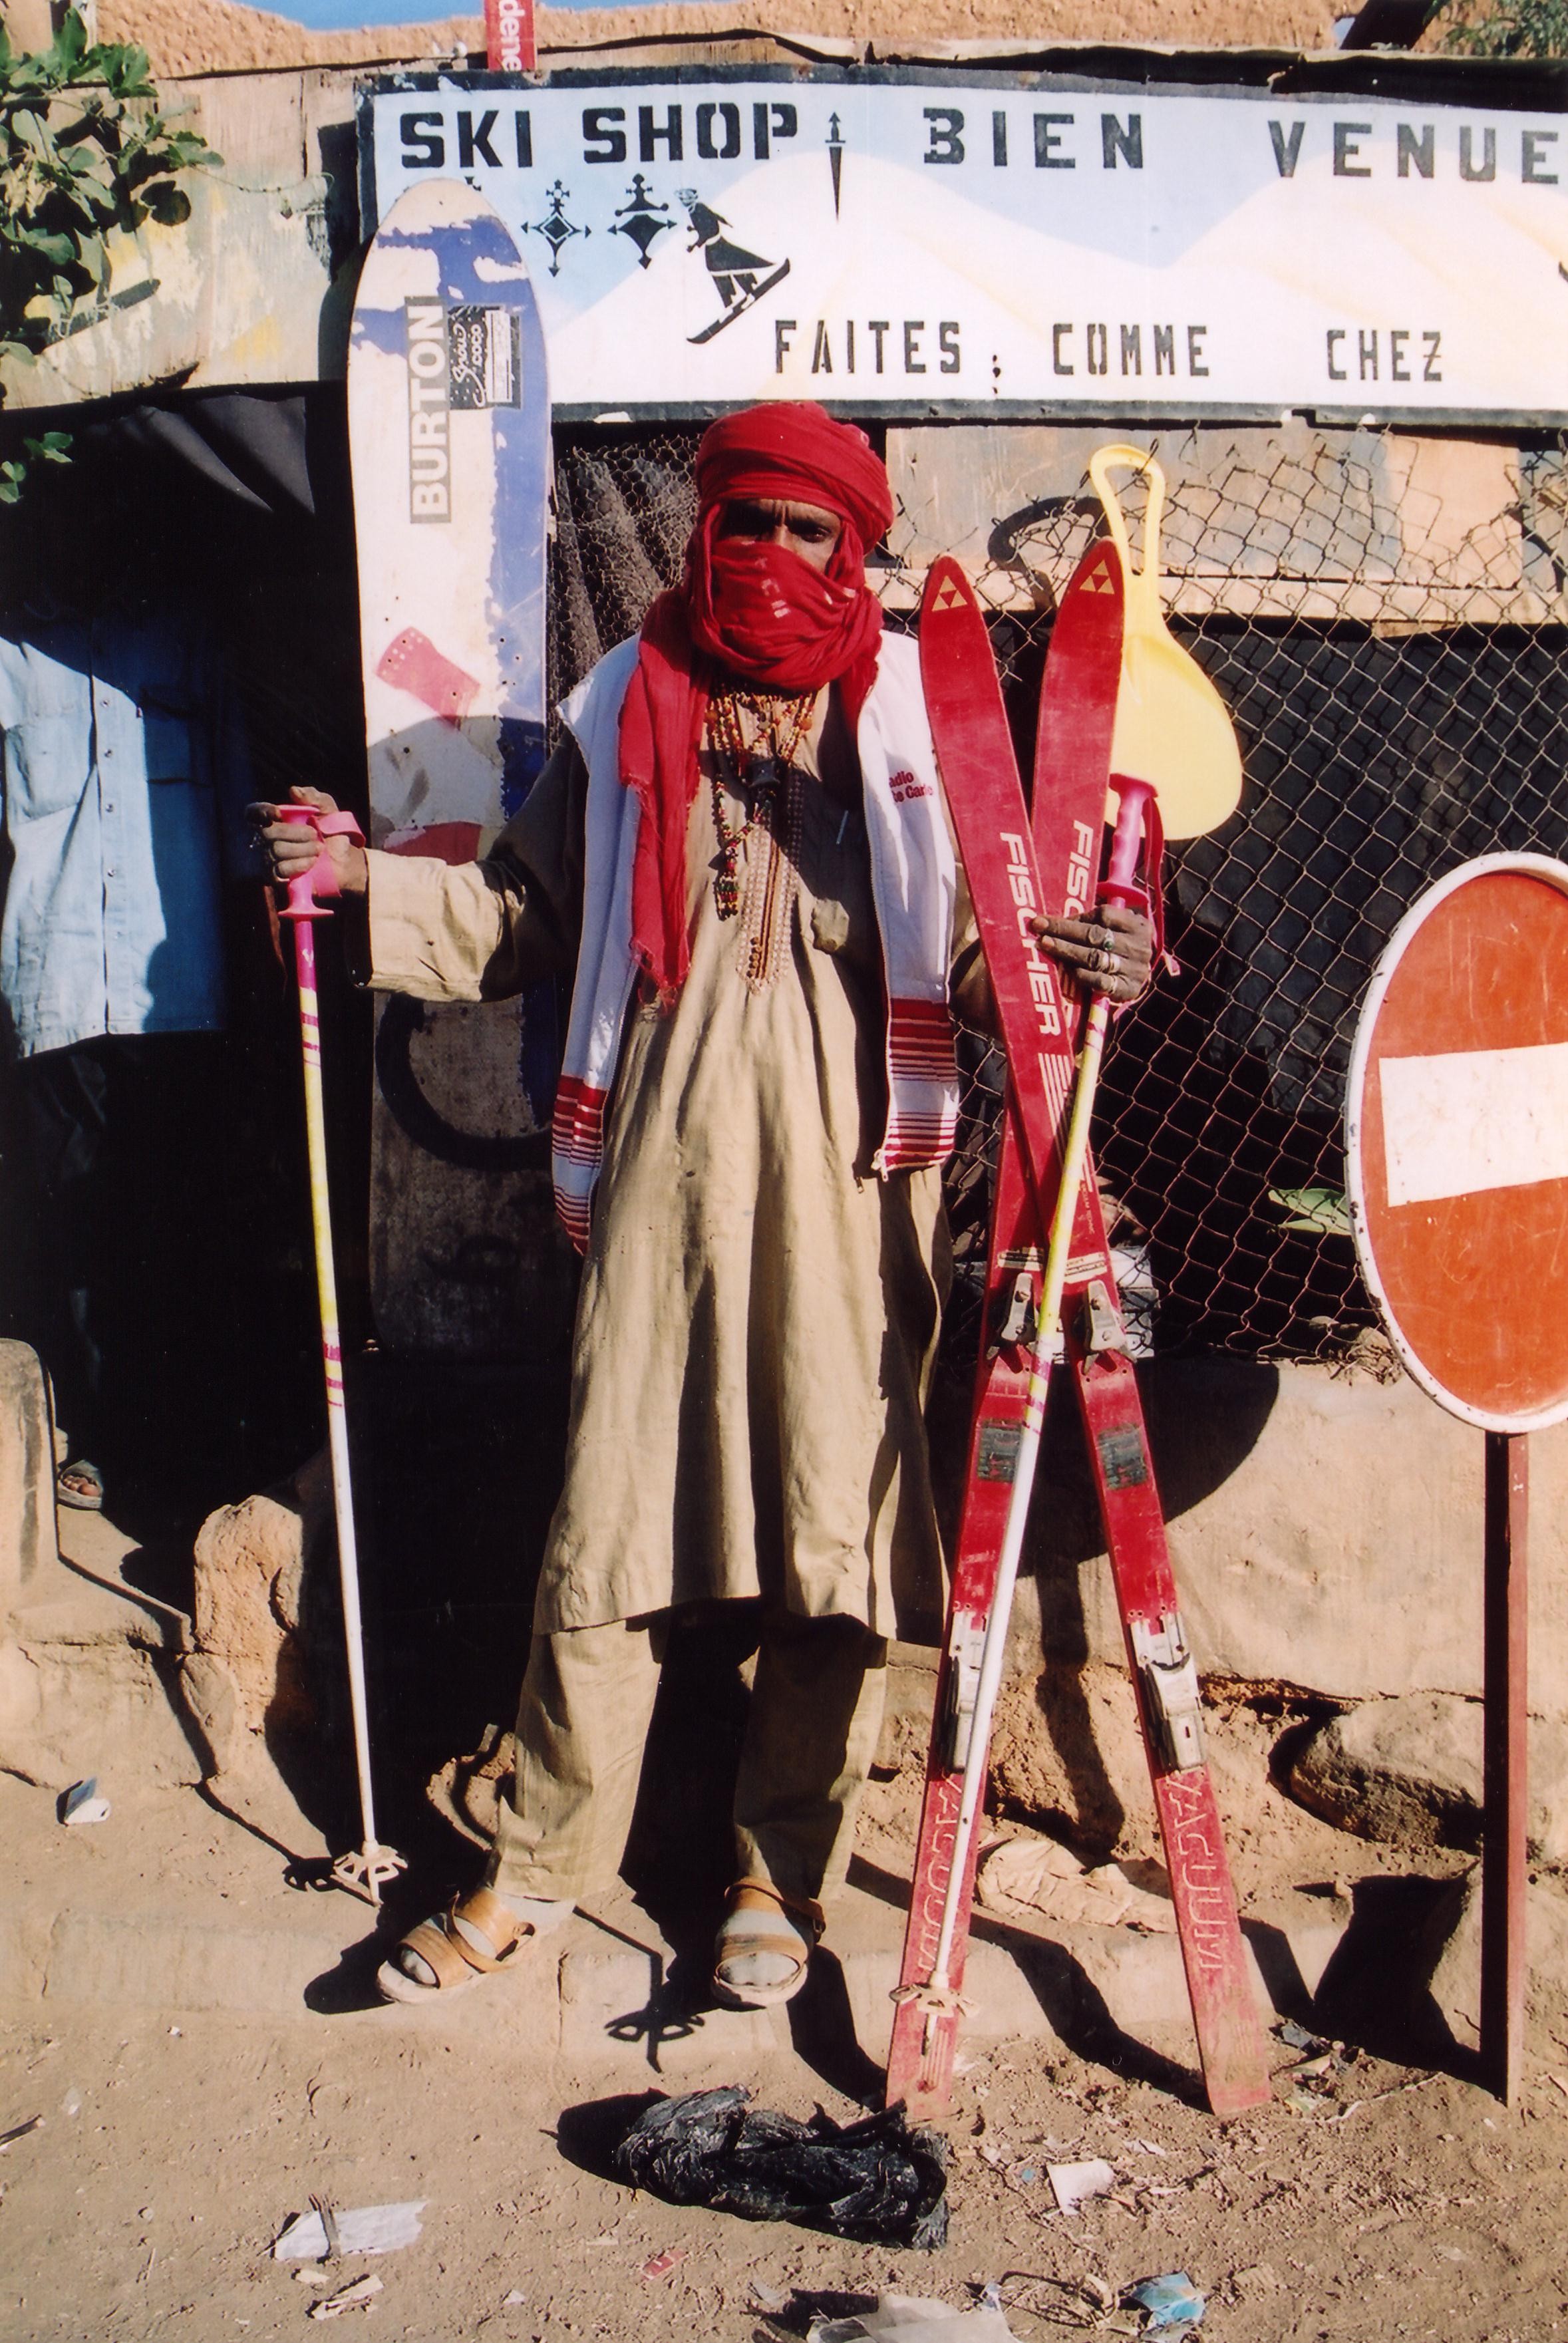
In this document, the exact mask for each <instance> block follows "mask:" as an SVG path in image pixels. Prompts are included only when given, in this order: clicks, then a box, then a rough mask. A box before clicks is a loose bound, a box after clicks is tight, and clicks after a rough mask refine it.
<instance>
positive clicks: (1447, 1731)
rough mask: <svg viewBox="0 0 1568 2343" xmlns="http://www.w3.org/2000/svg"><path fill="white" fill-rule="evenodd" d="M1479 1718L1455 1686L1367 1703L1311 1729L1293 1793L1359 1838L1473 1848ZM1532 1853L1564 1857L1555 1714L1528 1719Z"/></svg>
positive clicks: (1477, 1822)
mask: <svg viewBox="0 0 1568 2343" xmlns="http://www.w3.org/2000/svg"><path fill="white" fill-rule="evenodd" d="M1483 1722H1484V1717H1483V1709H1482V1705H1481V1704H1480V1702H1479V1701H1473V1700H1460V1699H1456V1698H1455V1697H1454V1695H1453V1694H1451V1693H1407V1694H1405V1695H1404V1697H1403V1698H1402V1699H1400V1700H1369V1701H1364V1702H1363V1703H1362V1705H1361V1706H1360V1707H1359V1708H1355V1709H1352V1710H1351V1711H1350V1712H1349V1714H1348V1715H1343V1716H1336V1717H1333V1718H1332V1719H1331V1721H1330V1722H1329V1723H1328V1724H1327V1725H1322V1726H1321V1727H1320V1728H1319V1730H1318V1731H1317V1732H1316V1733H1315V1734H1313V1735H1312V1739H1311V1740H1310V1741H1309V1742H1308V1743H1307V1745H1306V1747H1305V1748H1304V1749H1303V1750H1302V1751H1301V1753H1300V1755H1298V1756H1297V1757H1296V1759H1295V1762H1294V1764H1293V1765H1292V1768H1291V1791H1292V1795H1293V1796H1294V1797H1296V1798H1299V1799H1300V1801H1301V1803H1302V1805H1303V1806H1306V1807H1307V1808H1309V1809H1310V1811H1311V1812H1312V1813H1313V1814H1315V1815H1322V1817H1323V1820H1324V1821H1325V1822H1331V1823H1333V1824H1335V1825H1337V1827H1338V1828H1339V1829H1341V1830H1349V1831H1354V1832H1355V1833H1356V1834H1357V1835H1358V1836H1360V1837H1362V1838H1372V1839H1384V1840H1387V1841H1389V1842H1391V1843H1392V1845H1396V1846H1408V1847H1417V1848H1419V1847H1430V1846H1457V1847H1469V1848H1474V1847H1477V1846H1479V1845H1480V1844H1481V1825H1482V1810H1483V1795H1484V1767H1483V1750H1482V1735H1483ZM1530 1852H1531V1854H1532V1855H1533V1856H1534V1857H1535V1859H1536V1860H1537V1861H1538V1862H1544V1863H1562V1862H1563V1860H1564V1859H1565V1858H1568V1725H1563V1723H1562V1722H1561V1721H1560V1720H1558V1719H1557V1718H1536V1719H1534V1720H1533V1722H1532V1724H1531V1726H1530Z"/></svg>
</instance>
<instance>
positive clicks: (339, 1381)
mask: <svg viewBox="0 0 1568 2343" xmlns="http://www.w3.org/2000/svg"><path fill="white" fill-rule="evenodd" d="M277 812H278V816H279V818H280V820H284V821H295V822H308V823H310V824H311V825H312V826H313V828H314V829H315V831H316V834H317V837H318V838H328V837H333V836H337V837H346V838H352V839H353V840H354V842H355V844H356V845H359V846H362V845H363V844H364V842H365V841H364V838H363V835H362V833H361V831H360V828H359V824H358V823H357V821H356V820H355V819H354V816H353V815H352V814H351V813H337V814H327V815H326V816H325V817H324V816H322V815H320V814H318V813H317V811H316V809H315V808H314V807H313V806H279V807H278V809H277ZM317 890H319V891H320V893H322V894H324V895H336V894H337V892H338V886H337V873H336V872H335V871H334V870H333V867H332V859H331V857H330V855H329V854H327V851H326V850H325V849H324V850H323V851H322V852H321V854H320V855H319V856H318V857H317V860H316V861H315V862H313V863H312V864H311V866H310V868H309V870H307V871H305V872H304V873H303V874H302V876H301V877H299V878H297V879H291V880H289V883H288V901H287V904H286V907H285V909H284V910H283V911H282V912H281V913H280V915H279V916H280V917H281V918H283V919H286V920H292V922H293V925H294V967H295V974H296V976H297V979H298V983H299V1041H300V1054H301V1057H302V1060H303V1061H304V1069H305V1139H306V1148H307V1153H308V1156H309V1161H310V1218H311V1224H312V1228H313V1231H314V1233H315V1239H316V1285H317V1294H318V1295H319V1298H320V1305H321V1362H322V1366H323V1369H324V1371H325V1374H326V1381H327V1450H328V1453H329V1454H330V1456H331V1459H332V1503H333V1511H334V1513H335V1515H336V1518H337V1574H338V1579H339V1582H340V1584H341V1586H342V1590H343V1634H344V1639H345V1642H346V1644H347V1659H348V1705H349V1711H350V1714H351V1715H352V1717H353V1722H354V1762H355V1766H356V1770H357V1774H358V1777H359V1822H360V1829H361V1831H362V1833H363V1844H362V1845H360V1847H359V1848H358V1849H357V1851H355V1852H351V1853H349V1854H347V1855H339V1856H338V1857H337V1860H336V1862H335V1863H334V1864H333V1866H332V1876H333V1878H334V1879H335V1880H336V1881H337V1885H339V1886H340V1887H346V1888H347V1889H348V1891H349V1892H350V1894H351V1895H355V1896H364V1897H365V1899H366V1901H367V1903H370V1904H374V1905H377V1906H378V1905H379V1904H380V1901H381V1890H382V1887H383V1886H384V1885H385V1884H386V1883H387V1880H389V1879H395V1878H396V1877H397V1874H398V1872H400V1871H401V1870H402V1869H403V1867H404V1863H403V1857H402V1856H401V1855H397V1854H396V1853H395V1852H394V1851H393V1849H392V1848H391V1847H388V1846H383V1845H381V1844H380V1842H379V1841H378V1839H377V1835H376V1807H375V1801H374V1798H373V1796H372V1793H371V1787H370V1723H369V1705H368V1703H367V1699H366V1694H365V1631H364V1626H363V1624H362V1622H361V1618H360V1611H359V1554H358V1547H357V1541H356V1538H355V1534H354V1489H353V1483H352V1482H351V1480H350V1477H349V1467H348V1412H347V1407H346V1405H345V1403H344V1394H343V1342H342V1337H341V1335H340V1333H339V1331H338V1324H337V1273H336V1271H335V1269H334V1266H333V1253H332V1201H331V1192H330V1190H329V1188H328V1186H327V1115H326V1108H325V1101H324V1097H323V1092H322V1086H321V1015H320V1008H319V1004H318V1001H317V989H316V931H315V922H316V921H317V920H325V919H329V918H330V917H331V913H330V912H328V911H326V910H323V909H322V907H321V905H320V904H319V903H318V902H317V900H316V899H317Z"/></svg>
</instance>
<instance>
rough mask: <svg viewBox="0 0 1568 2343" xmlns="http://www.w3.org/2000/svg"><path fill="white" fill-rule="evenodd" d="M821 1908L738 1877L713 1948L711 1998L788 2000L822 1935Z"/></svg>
mask: <svg viewBox="0 0 1568 2343" xmlns="http://www.w3.org/2000/svg"><path fill="white" fill-rule="evenodd" d="M822 1927H823V1920H822V1907H821V1906H820V1905H819V1904H813V1903H811V1902H810V1901H809V1899H808V1898H807V1897H805V1896H786V1895H785V1894H784V1893H783V1891H782V1890H781V1889H780V1888H778V1887H775V1886H773V1885H771V1883H770V1882H769V1881H768V1880H766V1879H740V1880H737V1882H736V1884H735V1885H734V1886H733V1887H732V1888H731V1889H730V1891H729V1909H728V1911H727V1912H726V1913H725V1916H724V1919H723V1921H722V1923H721V1925H720V1926H719V1936H718V1939H717V1941H716V1943H715V1945H714V1947H713V1977H712V1987H713V1994H714V1997H715V1999H716V2000H718V2001H721V2002H723V2003H724V2004H725V2005H726V2006H728V2007H729V2008H730V2009H775V2008H777V2007H778V2006H779V2003H780V2002H785V2001H793V2000H794V1998H795V1996H796V1995H797V1994H798V1993H799V1990H800V1988H801V1986H803V1985H804V1984H805V1982H806V1974H807V1969H808V1967H809V1963H810V1959H811V1955H812V1952H813V1950H814V1948H815V1946H816V1944H817V1940H818V1938H819V1936H821V1934H822Z"/></svg>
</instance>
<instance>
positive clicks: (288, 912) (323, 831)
mask: <svg viewBox="0 0 1568 2343" xmlns="http://www.w3.org/2000/svg"><path fill="white" fill-rule="evenodd" d="M277 814H278V819H279V820H280V821H296V822H308V823H309V824H310V826H311V828H312V829H313V830H315V832H316V835H317V838H318V839H324V838H349V839H352V840H353V841H354V843H355V845H356V846H363V845H364V843H365V833H364V831H363V830H361V829H360V827H359V824H358V822H357V820H355V818H354V816H353V815H352V814H351V813H317V809H316V808H315V807H314V806H302V805H288V806H279V807H278V809H277ZM342 892H343V890H342V888H341V887H340V886H339V885H338V883H337V871H336V870H335V869H334V868H333V863H332V857H331V855H330V854H328V853H327V850H326V849H325V848H323V849H322V851H321V852H320V853H319V854H318V855H317V858H316V860H315V861H314V862H313V863H312V864H311V866H310V868H309V870H305V871H302V872H301V873H300V875H299V877H298V878H297V879H291V880H289V882H288V901H287V903H286V905H285V907H284V909H283V910H282V911H281V912H280V913H279V915H278V916H279V917H280V918H281V919H285V920H325V919H327V918H328V917H330V914H329V913H328V912H326V911H324V910H322V909H321V906H320V904H319V902H318V900H317V898H318V897H319V896H323V895H327V896H331V895H340V894H341V893H342Z"/></svg>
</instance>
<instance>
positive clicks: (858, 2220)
mask: <svg viewBox="0 0 1568 2343" xmlns="http://www.w3.org/2000/svg"><path fill="white" fill-rule="evenodd" d="M749 2097H750V2093H749V2092H748V2091H743V2090H741V2089H739V2088H738V2087H735V2086H733V2085H731V2086H729V2087H727V2088H725V2089H723V2090H719V2091H689V2092H688V2093H687V2094H686V2095H685V2097H682V2098H678V2099H660V2100H658V2101H657V2102H656V2103H655V2105H654V2106H652V2107H649V2108H648V2110H647V2111H646V2113H645V2114H643V2115H640V2116H639V2117H638V2119H637V2121H636V2123H634V2124H633V2126H632V2127H631V2129H630V2130H629V2131H628V2133H627V2135H626V2137H625V2138H624V2139H623V2140H622V2141H621V2142H620V2144H619V2146H618V2147H617V2149H616V2151H615V2158H614V2162H615V2169H616V2171H617V2173H618V2175H619V2177H620V2178H621V2179H623V2180H629V2181H630V2183H631V2185H632V2187H634V2188H646V2189H648V2191H649V2193H650V2194H651V2195H653V2196H655V2197H664V2198H665V2199H666V2200H667V2202H668V2203H669V2204H672V2205H711V2206H712V2207H714V2208H715V2210H716V2211H718V2212H721V2213H739V2215H740V2216H741V2217H742V2219H744V2220H748V2221H798V2222H799V2224H800V2225H801V2227H803V2228H808V2229H827V2230H829V2232H830V2233H831V2234H832V2235H833V2236H834V2237H850V2238H853V2239H854V2240H855V2241H856V2242H857V2243H858V2244H860V2245H867V2246H915V2247H921V2248H922V2249H925V2250H928V2251H930V2250H933V2249H934V2248H935V2247H938V2246H940V2245H943V2244H945V2243H946V2241H947V2234H948V2199H947V2186H948V2144H947V2142H946V2140H945V2139H943V2138H942V2137H941V2135H940V2132H934V2131H928V2130H927V2129H926V2128H925V2127H924V2126H923V2125H916V2126H914V2127H910V2124H909V2123H908V2122H907V2121H906V2120H905V2117H904V2111H903V2109H902V2107H892V2108H890V2109H889V2111H888V2112H887V2113H886V2114H885V2115H877V2116H867V2117H864V2118H863V2119H862V2120H861V2121H860V2122H859V2123H853V2124H848V2125H844V2124H836V2123H835V2122H834V2121H833V2118H832V2117H831V2116H828V2115H824V2114H823V2112H822V2110H821V2109H820V2108H819V2109H818V2110H817V2113H816V2114H815V2115H814V2116H813V2117H812V2118H811V2120H810V2122H809V2123H798V2122H797V2121H796V2120H795V2118H794V2117H793V2116H779V2115H773V2114H770V2113H769V2110H768V2109H767V2108H766V2107H749V2105H748V2104H747V2103H748V2100H749Z"/></svg>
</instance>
